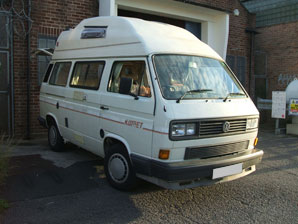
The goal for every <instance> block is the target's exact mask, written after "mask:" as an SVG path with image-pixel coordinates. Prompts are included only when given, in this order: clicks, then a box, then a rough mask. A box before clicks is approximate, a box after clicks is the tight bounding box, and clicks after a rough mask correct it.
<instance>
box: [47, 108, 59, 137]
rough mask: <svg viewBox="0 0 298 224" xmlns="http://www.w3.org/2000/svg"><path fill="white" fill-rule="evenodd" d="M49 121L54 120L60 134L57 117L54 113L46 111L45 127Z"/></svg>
mask: <svg viewBox="0 0 298 224" xmlns="http://www.w3.org/2000/svg"><path fill="white" fill-rule="evenodd" d="M51 121H54V122H55V124H56V126H57V128H58V131H59V133H60V134H61V131H60V128H59V123H58V119H57V118H56V116H55V115H54V114H52V113H48V114H47V115H46V125H47V127H49V124H50V123H51Z"/></svg>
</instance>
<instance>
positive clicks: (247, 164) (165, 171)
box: [131, 149, 264, 188]
mask: <svg viewBox="0 0 298 224" xmlns="http://www.w3.org/2000/svg"><path fill="white" fill-rule="evenodd" d="M263 154H264V152H263V151H262V150H257V149H254V150H253V151H252V152H251V153H249V154H242V155H236V156H233V157H231V156H229V157H227V158H224V157H219V158H216V159H212V160H208V159H206V160H186V161H181V162H169V163H166V162H161V161H156V160H152V159H147V158H144V157H141V156H137V155H134V154H132V155H131V159H132V162H133V165H134V167H135V169H136V173H137V174H139V176H140V177H141V178H143V177H149V179H148V178H147V180H149V181H150V178H151V179H152V178H155V179H158V180H159V181H158V182H161V181H162V182H164V183H174V182H176V183H179V184H180V185H183V184H185V185H187V183H188V182H190V183H191V184H190V186H191V187H192V186H193V181H196V182H197V185H195V186H199V185H208V184H213V183H217V182H224V181H229V180H233V179H237V178H240V177H242V176H245V175H248V174H250V173H252V172H253V171H254V170H255V165H256V164H258V163H259V162H260V161H261V160H262V157H263ZM239 163H242V169H243V171H242V173H241V174H237V175H231V176H229V177H223V178H219V179H212V175H213V170H214V169H216V168H221V167H225V166H230V165H234V164H239ZM144 179H146V178H144ZM151 182H152V181H151ZM154 182H156V181H154ZM200 182H201V184H200ZM158 185H161V184H158ZM166 187H167V188H171V187H169V186H166ZM175 188H177V187H175ZM184 188H185V187H184Z"/></svg>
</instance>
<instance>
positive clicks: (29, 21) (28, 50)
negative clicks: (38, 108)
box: [26, 0, 31, 139]
mask: <svg viewBox="0 0 298 224" xmlns="http://www.w3.org/2000/svg"><path fill="white" fill-rule="evenodd" d="M28 17H29V20H28V31H29V32H28V34H27V132H26V138H27V139H30V93H31V92H30V82H31V80H30V75H31V69H30V66H31V57H30V52H31V37H30V30H29V28H30V27H31V20H30V18H31V0H28Z"/></svg>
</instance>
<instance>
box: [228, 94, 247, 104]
mask: <svg viewBox="0 0 298 224" xmlns="http://www.w3.org/2000/svg"><path fill="white" fill-rule="evenodd" d="M230 96H245V94H244V93H228V95H227V96H226V97H225V98H224V100H223V102H226V101H227V99H228V98H229V97H230Z"/></svg>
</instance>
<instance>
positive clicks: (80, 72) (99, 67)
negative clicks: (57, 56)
mask: <svg viewBox="0 0 298 224" xmlns="http://www.w3.org/2000/svg"><path fill="white" fill-rule="evenodd" d="M104 65H105V62H103V61H92V62H77V63H76V64H75V68H74V71H73V74H72V78H71V81H70V86H71V87H75V88H83V89H95V90H97V89H98V87H99V84H100V80H101V75H102V72H103V69H104Z"/></svg>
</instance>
